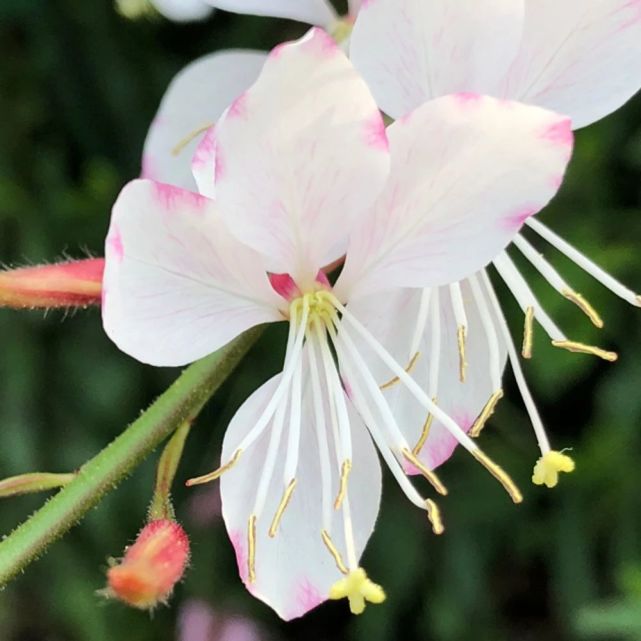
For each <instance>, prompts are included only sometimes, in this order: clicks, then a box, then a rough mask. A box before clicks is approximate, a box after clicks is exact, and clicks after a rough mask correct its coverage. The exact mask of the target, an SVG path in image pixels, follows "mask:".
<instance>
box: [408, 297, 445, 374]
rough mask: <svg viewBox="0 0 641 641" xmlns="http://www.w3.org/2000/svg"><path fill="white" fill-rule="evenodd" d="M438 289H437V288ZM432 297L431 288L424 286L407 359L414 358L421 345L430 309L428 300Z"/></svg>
mask: <svg viewBox="0 0 641 641" xmlns="http://www.w3.org/2000/svg"><path fill="white" fill-rule="evenodd" d="M437 291H438V290H437ZM431 297H432V290H431V289H430V288H429V287H426V288H425V289H423V290H422V291H421V302H420V303H419V307H418V314H417V315H416V326H415V327H414V335H413V336H412V342H411V344H410V353H409V354H408V361H410V360H411V359H412V358H414V355H415V354H417V353H418V351H419V347H420V345H421V339H422V338H423V334H424V333H425V324H426V323H427V315H428V313H429V311H430V300H431Z"/></svg>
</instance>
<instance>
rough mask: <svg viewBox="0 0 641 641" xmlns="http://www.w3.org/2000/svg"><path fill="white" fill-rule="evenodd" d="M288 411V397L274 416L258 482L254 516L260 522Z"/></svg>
mask: <svg viewBox="0 0 641 641" xmlns="http://www.w3.org/2000/svg"><path fill="white" fill-rule="evenodd" d="M286 409H287V397H285V399H283V402H282V403H281V404H280V405H279V406H278V408H277V410H276V415H275V416H274V423H273V424H272V429H271V430H270V434H269V445H268V446H267V454H266V455H265V462H264V464H263V469H262V472H261V474H260V480H259V482H258V489H257V490H256V499H255V500H254V509H253V510H252V516H253V517H254V518H255V519H256V520H258V518H259V517H260V515H261V514H262V512H263V508H264V507H265V501H266V499H267V491H268V489H269V486H270V484H271V481H272V476H273V475H274V467H275V465H276V458H277V455H278V449H279V447H280V441H281V436H282V433H283V426H284V425H285V411H286Z"/></svg>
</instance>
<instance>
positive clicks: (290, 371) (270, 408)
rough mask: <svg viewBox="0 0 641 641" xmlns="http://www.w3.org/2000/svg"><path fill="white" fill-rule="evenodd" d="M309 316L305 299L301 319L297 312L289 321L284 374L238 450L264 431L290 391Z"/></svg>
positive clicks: (245, 446)
mask: <svg viewBox="0 0 641 641" xmlns="http://www.w3.org/2000/svg"><path fill="white" fill-rule="evenodd" d="M308 318H309V302H307V301H306V300H304V302H303V313H302V315H301V318H300V321H299V320H298V316H297V314H296V313H295V312H293V313H292V318H291V319H290V321H289V336H288V338H287V351H286V353H285V365H284V367H283V376H282V378H281V379H280V383H279V384H278V386H277V388H276V391H275V392H274V395H273V396H272V397H271V399H270V400H269V403H268V404H267V407H265V409H264V410H263V413H262V414H261V415H260V417H259V419H258V420H257V421H256V424H255V425H254V427H253V428H252V429H251V430H250V431H249V432H248V433H247V434H246V435H245V438H244V439H243V440H242V441H241V442H240V444H239V445H238V447H237V448H236V451H238V450H246V449H247V448H248V447H249V446H250V445H251V444H252V443H253V442H254V441H255V440H256V439H257V438H258V437H259V436H260V435H261V434H262V432H263V430H264V429H265V428H266V427H267V425H268V424H269V421H270V420H271V418H272V416H273V415H274V412H275V411H276V408H277V407H278V405H279V404H280V402H281V401H282V399H283V396H284V395H285V393H286V392H288V391H289V386H290V383H291V380H292V377H293V375H294V372H295V371H296V364H297V362H298V359H299V358H300V357H301V353H302V349H303V340H304V338H305V331H306V327H307V320H308Z"/></svg>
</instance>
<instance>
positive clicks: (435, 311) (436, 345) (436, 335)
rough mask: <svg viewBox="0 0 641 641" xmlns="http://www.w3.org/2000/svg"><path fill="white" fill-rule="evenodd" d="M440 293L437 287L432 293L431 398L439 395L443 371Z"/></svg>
mask: <svg viewBox="0 0 641 641" xmlns="http://www.w3.org/2000/svg"><path fill="white" fill-rule="evenodd" d="M440 305H441V303H440V294H439V289H438V287H436V288H435V289H434V293H433V294H432V314H431V321H432V331H431V337H430V338H431V341H432V344H431V345H430V363H429V367H430V371H429V379H428V394H429V395H430V398H437V397H438V378H439V372H440V371H441V309H440Z"/></svg>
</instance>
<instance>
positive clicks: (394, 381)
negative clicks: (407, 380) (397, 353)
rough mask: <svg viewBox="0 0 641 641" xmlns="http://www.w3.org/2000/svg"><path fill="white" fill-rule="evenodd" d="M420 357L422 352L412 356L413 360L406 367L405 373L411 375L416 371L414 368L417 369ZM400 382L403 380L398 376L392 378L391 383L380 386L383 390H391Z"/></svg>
mask: <svg viewBox="0 0 641 641" xmlns="http://www.w3.org/2000/svg"><path fill="white" fill-rule="evenodd" d="M420 356H421V353H420V352H416V354H414V356H412V358H411V359H410V362H409V363H408V364H407V365H406V366H405V371H406V372H407V373H408V374H411V373H412V371H413V370H414V368H415V367H416V362H417V361H418V359H419V358H420ZM400 380H401V379H400V378H399V377H398V376H395V377H394V378H390V380H389V381H387V383H383V384H382V385H381V386H380V388H381V389H382V390H386V389H389V388H390V387H394V385H396V384H397V383H399V382H400Z"/></svg>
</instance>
